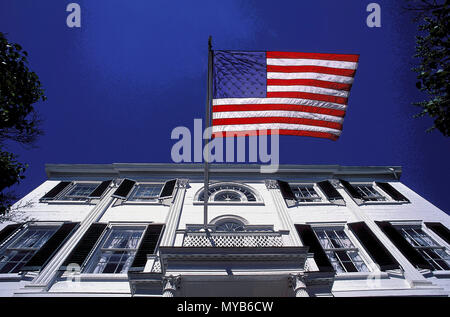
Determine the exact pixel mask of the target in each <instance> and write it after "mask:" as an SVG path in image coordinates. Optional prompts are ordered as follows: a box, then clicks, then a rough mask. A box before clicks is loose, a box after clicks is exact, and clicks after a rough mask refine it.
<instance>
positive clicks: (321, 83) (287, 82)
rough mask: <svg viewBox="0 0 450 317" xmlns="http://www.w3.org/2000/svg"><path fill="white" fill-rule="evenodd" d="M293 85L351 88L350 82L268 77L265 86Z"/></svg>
mask: <svg viewBox="0 0 450 317" xmlns="http://www.w3.org/2000/svg"><path fill="white" fill-rule="evenodd" d="M295 85H304V86H314V87H323V88H330V89H338V90H347V91H349V90H350V88H352V85H351V84H341V83H333V82H330V81H323V80H315V79H268V80H267V86H295Z"/></svg>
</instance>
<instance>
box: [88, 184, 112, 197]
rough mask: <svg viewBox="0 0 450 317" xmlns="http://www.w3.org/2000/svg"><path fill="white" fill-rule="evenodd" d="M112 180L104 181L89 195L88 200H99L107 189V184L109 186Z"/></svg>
mask: <svg viewBox="0 0 450 317" xmlns="http://www.w3.org/2000/svg"><path fill="white" fill-rule="evenodd" d="M111 182H112V180H108V181H104V182H102V183H101V184H100V185H98V186H97V188H96V189H94V191H93V192H92V193H90V195H89V198H100V197H102V195H103V193H104V192H105V191H106V190H107V189H108V187H109V184H111Z"/></svg>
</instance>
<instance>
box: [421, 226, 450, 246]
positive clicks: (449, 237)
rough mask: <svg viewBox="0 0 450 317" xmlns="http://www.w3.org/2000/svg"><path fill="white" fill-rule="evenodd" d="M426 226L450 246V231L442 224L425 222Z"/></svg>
mask: <svg viewBox="0 0 450 317" xmlns="http://www.w3.org/2000/svg"><path fill="white" fill-rule="evenodd" d="M425 225H426V226H427V227H428V228H430V229H431V230H433V232H434V233H436V234H437V235H438V236H439V237H441V238H442V239H443V240H444V241H445V242H447V243H448V244H450V230H448V228H447V227H446V226H444V225H443V224H442V223H440V222H425Z"/></svg>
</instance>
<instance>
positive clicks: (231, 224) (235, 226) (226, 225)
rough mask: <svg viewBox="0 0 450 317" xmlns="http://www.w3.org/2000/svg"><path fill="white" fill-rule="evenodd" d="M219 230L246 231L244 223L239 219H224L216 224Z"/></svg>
mask: <svg viewBox="0 0 450 317" xmlns="http://www.w3.org/2000/svg"><path fill="white" fill-rule="evenodd" d="M215 231H218V232H239V231H245V229H244V224H243V223H241V222H238V221H224V222H221V223H220V224H217V225H216V230H215Z"/></svg>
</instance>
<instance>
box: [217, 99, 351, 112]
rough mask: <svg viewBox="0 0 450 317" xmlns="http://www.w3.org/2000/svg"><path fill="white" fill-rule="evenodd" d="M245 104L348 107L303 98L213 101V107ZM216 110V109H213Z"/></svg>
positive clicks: (341, 108) (342, 108)
mask: <svg viewBox="0 0 450 317" xmlns="http://www.w3.org/2000/svg"><path fill="white" fill-rule="evenodd" d="M245 104H286V105H304V106H313V107H322V108H331V109H338V110H345V109H346V108H347V106H346V105H342V104H339V103H334V102H326V101H320V100H312V99H302V98H221V99H213V106H219V105H245ZM213 109H214V107H213Z"/></svg>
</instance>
